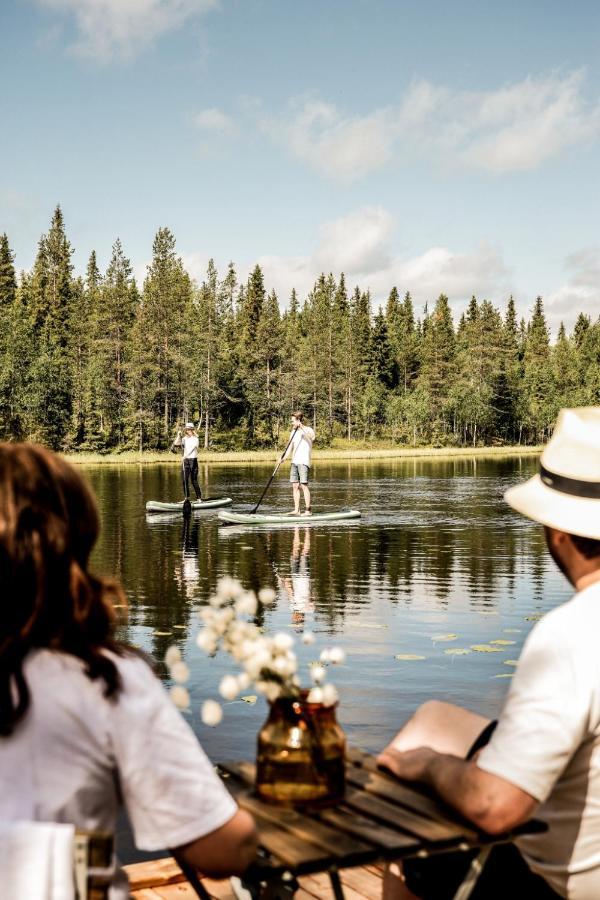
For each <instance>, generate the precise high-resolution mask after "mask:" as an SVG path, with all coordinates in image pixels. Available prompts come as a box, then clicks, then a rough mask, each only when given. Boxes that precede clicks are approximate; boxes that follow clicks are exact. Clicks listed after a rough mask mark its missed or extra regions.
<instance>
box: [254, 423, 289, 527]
mask: <svg viewBox="0 0 600 900" xmlns="http://www.w3.org/2000/svg"><path fill="white" fill-rule="evenodd" d="M297 431H298V426H296V427H295V428H294V430H293V431H292V436H291V438H290V439H289V441H288V443H287V447H286V448H285V450H284V451H283V453H282V454H281V456H280V457H279V459H278V460H277V465H276V466H275V468H274V469H273V474H272V475H271V477H270V478H269V480H268V481H267V483H266V485H265V489H264V491H263V492H262V494H261V495H260V498H259V501H258V503H257V504H256V506H255V507H254V509H251V510H250V515H251V516H253V515H254V513H255V512H256V510H257V509H258V507H259V506H260V504H261V503H262V502H263V499H264V496H265V494H266V493H267V491H268V490H269V488H270V487H271V482H272V481H273V479H274V478H275V476H276V475H277V470H278V469H279V466H280V465H281V463H282V462H283V460H284V457H285V454H286V453H287V452H288V450H289V449H290V446H291V444H292V441H293V440H294V437H295V435H296V432H297Z"/></svg>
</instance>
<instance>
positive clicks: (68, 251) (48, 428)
mask: <svg viewBox="0 0 600 900" xmlns="http://www.w3.org/2000/svg"><path fill="white" fill-rule="evenodd" d="M72 253H73V250H72V248H71V245H70V243H69V241H68V240H67V237H66V234H65V229H64V221H63V216H62V211H61V209H60V206H57V207H56V209H55V211H54V215H53V217H52V222H51V225H50V230H49V232H48V234H47V235H44V236H43V237H42V238H41V240H40V243H39V249H38V255H37V257H36V261H35V264H34V267H33V275H32V278H31V281H30V283H29V303H28V308H29V311H30V314H31V320H32V327H33V335H32V336H33V340H34V342H35V347H36V353H35V356H34V359H33V364H32V369H31V373H30V374H31V381H30V384H31V396H30V404H29V407H30V408H29V412H30V415H31V429H32V430H31V432H30V433H31V436H32V437H34V438H36V439H38V440H41V441H43V442H44V443H46V444H48V445H49V446H50V447H52V448H53V449H55V450H57V449H60V448H61V447H63V446H64V442H65V438H66V435H67V432H68V430H69V428H70V425H71V411H72V383H71V375H72V371H71V366H70V359H69V352H68V345H69V322H70V313H71V302H72V298H73V290H74V286H73V276H72V272H73V266H72V263H71V256H72Z"/></svg>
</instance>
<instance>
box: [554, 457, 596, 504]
mask: <svg viewBox="0 0 600 900" xmlns="http://www.w3.org/2000/svg"><path fill="white" fill-rule="evenodd" d="M540 478H541V479H542V481H543V483H544V484H545V485H546V487H549V488H551V489H552V490H553V491H559V493H561V494H570V495H571V497H586V498H587V499H588V500H600V481H580V480H579V479H578V478H568V477H567V476H566V475H557V474H556V473H555V472H550V470H549V469H546V467H545V466H543V465H542V464H541V463H540Z"/></svg>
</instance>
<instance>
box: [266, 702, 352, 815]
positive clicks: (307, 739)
mask: <svg viewBox="0 0 600 900" xmlns="http://www.w3.org/2000/svg"><path fill="white" fill-rule="evenodd" d="M306 695H307V692H306V691H305V692H303V694H302V696H301V697H300V698H299V699H297V700H295V699H290V698H280V699H279V700H275V701H274V702H273V703H271V704H270V710H269V715H268V718H267V721H266V722H265V724H264V725H263V727H262V729H261V731H260V732H259V735H258V748H257V758H256V791H257V793H258V794H259V796H260V797H261V798H262V799H263V800H267V801H268V802H270V803H281V804H294V805H301V804H308V803H311V804H314V803H317V804H319V805H327V804H333V803H336V802H338V801H339V800H341V799H342V797H343V796H344V756H345V750H346V738H345V735H344V732H343V731H342V729H341V728H340V726H339V725H338V722H337V719H336V715H335V706H324V705H323V704H322V703H308V701H307V700H306ZM336 706H337V704H336Z"/></svg>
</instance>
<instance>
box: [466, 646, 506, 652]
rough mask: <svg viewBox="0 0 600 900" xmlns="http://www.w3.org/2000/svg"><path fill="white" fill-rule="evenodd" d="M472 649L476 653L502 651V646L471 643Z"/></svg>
mask: <svg viewBox="0 0 600 900" xmlns="http://www.w3.org/2000/svg"><path fill="white" fill-rule="evenodd" d="M471 650H475V652H476V653H502V648H501V647H492V646H491V645H490V644H471Z"/></svg>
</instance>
